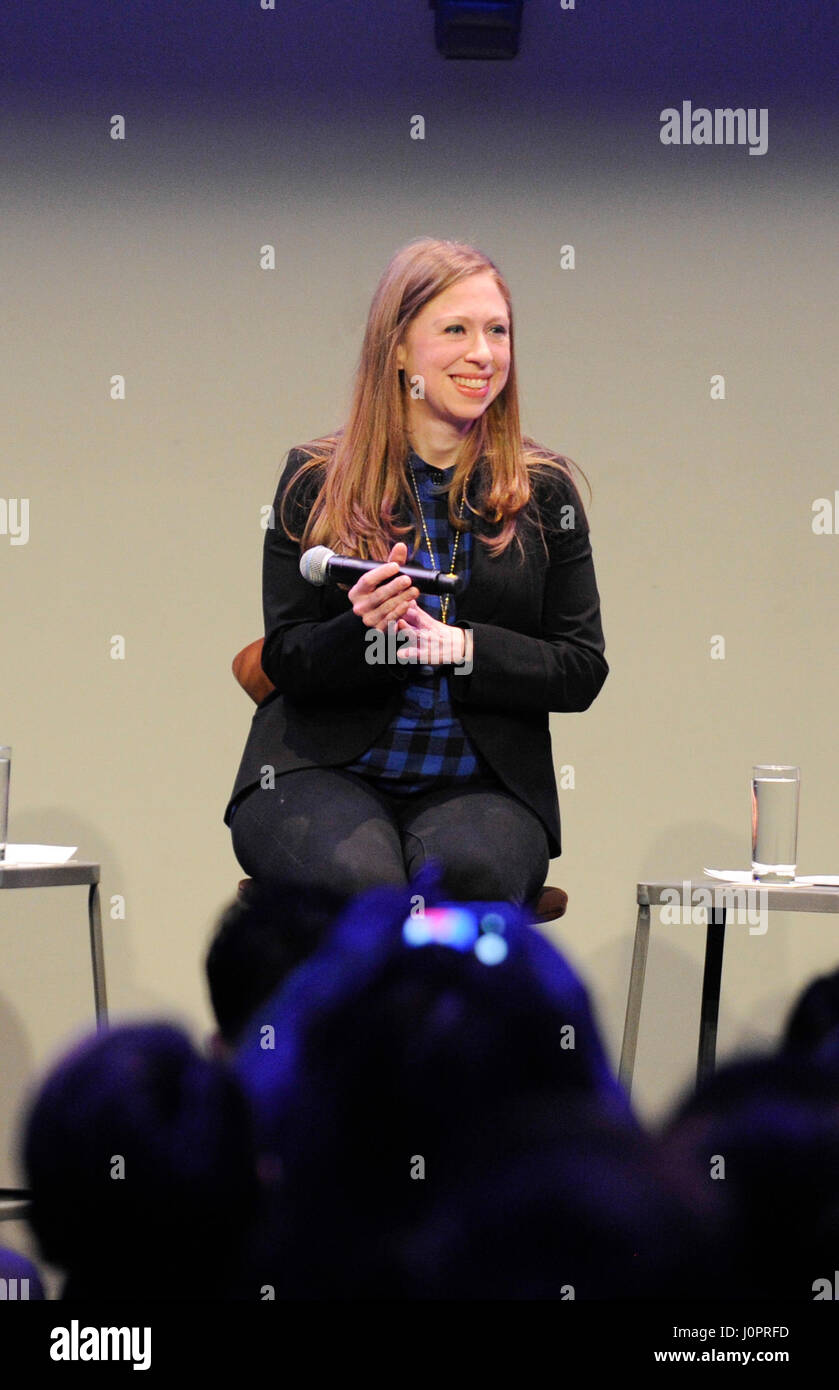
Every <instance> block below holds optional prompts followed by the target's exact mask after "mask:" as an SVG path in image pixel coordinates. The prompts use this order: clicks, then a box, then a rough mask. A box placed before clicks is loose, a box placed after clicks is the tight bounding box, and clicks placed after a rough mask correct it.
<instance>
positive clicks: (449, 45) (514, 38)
mask: <svg viewBox="0 0 839 1390" xmlns="http://www.w3.org/2000/svg"><path fill="white" fill-rule="evenodd" d="M430 4H431V8H432V10H434V11H435V18H434V42H435V44H436V45H437V52H438V53H442V55H443V57H444V58H515V56H516V54H517V53H518V51H519V36H520V35H521V12H522V6H523V4H524V0H430Z"/></svg>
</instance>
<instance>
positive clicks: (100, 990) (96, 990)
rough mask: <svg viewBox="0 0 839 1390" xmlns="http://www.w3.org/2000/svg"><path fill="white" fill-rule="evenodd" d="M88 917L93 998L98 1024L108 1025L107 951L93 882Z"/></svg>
mask: <svg viewBox="0 0 839 1390" xmlns="http://www.w3.org/2000/svg"><path fill="white" fill-rule="evenodd" d="M87 917H88V921H89V923H90V957H91V961H92V964H93V999H94V1003H95V1005H96V1026H97V1028H107V1026H108V998H107V995H106V993H105V953H104V951H103V949H102V917H101V915H100V911H99V884H98V883H91V885H90V887H89V889H88V892H87Z"/></svg>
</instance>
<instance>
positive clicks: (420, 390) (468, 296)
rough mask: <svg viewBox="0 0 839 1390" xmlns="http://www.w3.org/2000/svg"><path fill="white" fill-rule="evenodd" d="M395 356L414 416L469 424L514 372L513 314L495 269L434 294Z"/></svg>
mask: <svg viewBox="0 0 839 1390" xmlns="http://www.w3.org/2000/svg"><path fill="white" fill-rule="evenodd" d="M396 360H397V364H398V366H400V367H402V368H404V371H405V378H406V380H405V390H406V393H407V395H408V400H409V405H410V410H411V415H412V417H413V418H414V419H415V420H416V419H419V418H423V419H425V420H430V419H432V418H435V419H438V420H445V421H447V422H448V423H449V424H451V425H453V426H454V427H455V428H456V429H457V430H458V432H460V433H463V432H464V430H465V429H468V428H469V426H470V425H471V424H472V422H473V421H474V420H476V419H477V418H478V416H479V415H482V414H483V413H484V411H485V410H486V408H487V406H488V405H489V404H490V402H491V401H493V400H495V397H496V396H497V395H498V394H499V392H500V391H502V390H503V389H504V386H505V385H506V382H507V377H508V376H509V374H510V317H509V314H508V313H507V305H506V302H505V299H504V296H503V295H502V293H501V291H500V290H499V288H498V286H497V284H496V283H495V279H494V277H493V275H492V274H491V273H490V272H489V271H481V272H480V273H477V274H475V275H469V276H468V277H467V278H466V279H465V280H460V281H459V282H458V283H457V284H456V285H451V286H450V287H449V288H448V289H447V290H444V291H443V292H442V294H438V295H436V296H435V298H434V299H430V300H429V301H428V303H427V304H426V305H424V306H423V308H422V309H421V310H420V312H419V313H418V314H417V316H416V317H415V318H414V319H412V321H411V323H410V325H409V327H408V331H407V333H406V335H405V340H404V342H403V343H402V344H400V346H399V347H398V348H397V350H396ZM416 378H420V380H419V381H416V380H415V379H416ZM412 379H414V380H412Z"/></svg>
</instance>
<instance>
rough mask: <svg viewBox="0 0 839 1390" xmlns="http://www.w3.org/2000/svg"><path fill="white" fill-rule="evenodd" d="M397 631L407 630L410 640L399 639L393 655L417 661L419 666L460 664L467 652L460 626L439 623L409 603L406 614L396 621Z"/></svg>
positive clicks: (402, 660) (464, 636) (464, 637)
mask: <svg viewBox="0 0 839 1390" xmlns="http://www.w3.org/2000/svg"><path fill="white" fill-rule="evenodd" d="M396 630H397V633H399V632H406V633H410V635H411V640H410V641H405V640H404V639H403V640H402V641H400V642H398V645H397V650H396V659H397V661H400V662H406V663H407V662H411V663H413V662H417V663H418V664H419V665H420V666H449V665H455V666H458V665H460V664H461V663H462V662H463V660H464V658H465V656H466V633H465V632H464V630H463V628H462V627H449V625H448V624H447V623H439V622H438V621H437V619H436V618H432V617H431V614H430V613H426V612H425V610H424V609H423V608H419V607H418V606H417V604H416V603H411V604H410V606H409V608H408V610H407V612H406V613H405V616H404V617H403V618H400V619H399V622H398V623H397V624H396Z"/></svg>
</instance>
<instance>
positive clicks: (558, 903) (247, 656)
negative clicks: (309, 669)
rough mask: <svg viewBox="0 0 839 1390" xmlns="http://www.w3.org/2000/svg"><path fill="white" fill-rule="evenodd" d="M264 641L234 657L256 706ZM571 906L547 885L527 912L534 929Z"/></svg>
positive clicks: (264, 689) (264, 684)
mask: <svg viewBox="0 0 839 1390" xmlns="http://www.w3.org/2000/svg"><path fill="white" fill-rule="evenodd" d="M263 641H264V638H262V637H258V638H257V640H256V641H255V642H249V643H248V645H247V646H246V647H243V648H242V650H241V651H240V652H237V654H236V656H235V657H234V658H233V674H234V676H235V677H236V679H237V681H238V682H239V684H240V685H241V687H242V689H243V690H245V691H247V693H248V695H250V697H251V699H252V700H253V701H254V702H255V704H257V705H258V704H261V703H262V701H263V700H264V699H266V697H267V696H268V695H270V694H271V691H272V690H273V689H274V686H273V684H272V683H271V681H270V680H269V679H268V677H267V676H266V674H265V672H264V671H263V669H262V643H263ZM250 882H251V880H250V879H249V878H243V879H242V880H241V882H240V884H239V895H240V896H244V895H245V894H246V893H247V891H248V885H249V884H250ZM567 906H568V894H567V893H566V892H565V890H564V888H554V887H552V886H551V885H550V884H548V883H546V884H545V886H544V887H543V888H541V889H540V890H539V892H538V893H537V894H536V897H535V898H534V899H533V901H532V902H530V903H528V904H527V908H528V912H529V913H530V916H531V920H532V922H533V925H534V926H538V925H540V924H541V923H542V922H555V921H556V920H557V918H559V917H563V916H564V915H565V909H566V907H567Z"/></svg>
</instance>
